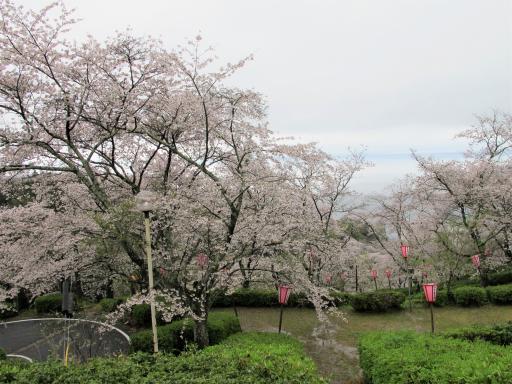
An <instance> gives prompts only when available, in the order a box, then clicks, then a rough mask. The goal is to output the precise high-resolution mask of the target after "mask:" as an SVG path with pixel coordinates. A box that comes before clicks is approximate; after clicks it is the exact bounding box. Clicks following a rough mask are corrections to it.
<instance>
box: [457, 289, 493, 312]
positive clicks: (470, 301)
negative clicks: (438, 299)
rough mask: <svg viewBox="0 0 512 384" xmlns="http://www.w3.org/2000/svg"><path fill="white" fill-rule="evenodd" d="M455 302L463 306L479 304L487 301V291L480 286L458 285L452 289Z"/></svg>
mask: <svg viewBox="0 0 512 384" xmlns="http://www.w3.org/2000/svg"><path fill="white" fill-rule="evenodd" d="M453 295H454V297H455V303H456V304H457V305H461V306H463V307H471V306H477V307H478V306H481V305H483V304H485V303H487V292H486V291H485V289H484V288H480V287H460V288H455V289H454V290H453Z"/></svg>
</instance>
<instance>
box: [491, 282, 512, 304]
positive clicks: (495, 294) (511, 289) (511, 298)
mask: <svg viewBox="0 0 512 384" xmlns="http://www.w3.org/2000/svg"><path fill="white" fill-rule="evenodd" d="M487 296H488V298H489V301H490V302H491V303H494V304H512V284H507V285H497V286H495V287H487Z"/></svg>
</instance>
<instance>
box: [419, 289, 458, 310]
mask: <svg viewBox="0 0 512 384" xmlns="http://www.w3.org/2000/svg"><path fill="white" fill-rule="evenodd" d="M412 302H413V304H422V305H424V306H428V303H427V301H426V300H425V294H424V293H423V291H422V292H418V293H415V294H414V295H413V296H412ZM448 304H450V300H449V299H448V292H447V291H446V290H438V291H437V296H436V302H435V303H434V306H435V307H444V306H445V305H448Z"/></svg>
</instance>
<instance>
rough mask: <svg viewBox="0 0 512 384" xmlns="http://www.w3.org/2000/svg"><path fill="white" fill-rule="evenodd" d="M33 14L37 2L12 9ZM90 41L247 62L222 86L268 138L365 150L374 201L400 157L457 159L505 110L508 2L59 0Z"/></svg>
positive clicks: (510, 107)
mask: <svg viewBox="0 0 512 384" xmlns="http://www.w3.org/2000/svg"><path fill="white" fill-rule="evenodd" d="M16 2H17V3H18V4H22V5H24V6H25V7H27V8H40V7H41V6H42V5H44V4H45V3H46V2H44V1H42V0H18V1H16ZM64 2H65V3H66V4H67V5H68V7H69V8H76V16H77V17H79V18H81V19H82V21H81V22H80V23H79V24H78V25H77V26H76V27H75V28H74V30H73V32H72V35H73V36H74V37H76V38H77V39H80V38H82V37H83V36H85V35H86V34H91V35H93V36H95V37H96V38H98V39H103V38H104V37H106V36H108V35H111V34H113V32H114V31H116V30H121V31H122V30H125V29H126V28H127V27H131V28H132V30H133V32H134V33H135V34H140V35H152V36H155V37H160V38H161V39H162V40H163V41H164V43H165V45H166V46H168V47H169V48H172V47H175V46H176V45H178V44H182V43H184V42H185V41H186V40H187V39H189V38H192V37H194V36H196V35H197V34H201V35H202V36H203V39H204V41H205V43H206V44H208V45H211V46H213V47H214V48H215V50H216V53H217V55H218V56H219V59H220V60H222V61H230V62H235V61H238V60H239V59H240V58H242V57H244V56H246V55H248V54H251V53H252V54H254V58H255V60H254V61H252V62H251V63H250V64H249V65H248V66H247V67H245V68H244V69H243V71H242V72H241V73H239V74H237V75H236V77H235V78H234V79H233V81H235V82H236V85H237V86H239V87H247V88H253V89H255V90H257V91H259V92H261V93H263V94H264V95H265V96H266V99H267V102H268V113H269V115H268V119H269V122H270V126H271V128H272V129H273V130H274V131H275V132H277V133H279V134H282V135H286V136H290V135H291V136H295V137H296V138H297V139H299V140H302V141H316V142H318V143H319V144H320V146H321V147H322V148H324V149H325V150H326V151H328V152H330V153H332V154H334V155H342V154H343V153H346V150H347V147H352V148H358V147H360V146H365V147H366V149H367V158H368V159H369V160H370V161H372V162H373V163H374V164H375V166H374V167H373V168H371V169H368V170H366V171H364V172H362V173H361V174H360V175H359V177H358V178H357V179H356V180H355V184H354V187H355V188H356V189H357V190H359V191H362V192H372V191H379V190H381V189H382V188H383V187H384V186H385V185H387V184H390V183H392V182H393V181H394V180H396V179H397V178H400V177H403V176H404V175H405V174H406V173H408V172H414V171H415V165H414V162H413V160H412V159H411V158H410V149H411V148H412V149H415V150H417V151H419V152H420V153H423V154H431V155H433V156H436V157H438V158H443V159H449V158H461V156H462V155H461V154H462V151H463V149H464V146H465V144H464V142H462V141H461V140H454V139H453V137H454V135H455V134H456V133H457V132H458V131H460V130H461V129H464V128H467V127H468V126H470V125H471V124H473V123H474V121H475V119H474V115H475V114H480V115H481V114H488V113H490V112H491V111H492V109H493V108H494V109H500V110H502V111H508V112H512V1H510V0H478V1H477V0H449V1H447V0H350V1H348V0H315V1H313V0H311V1H301V0H273V1H272V0H255V1H247V0H181V1H176V0H145V1H141V0H101V1H100V0H64Z"/></svg>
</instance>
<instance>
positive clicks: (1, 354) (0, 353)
mask: <svg viewBox="0 0 512 384" xmlns="http://www.w3.org/2000/svg"><path fill="white" fill-rule="evenodd" d="M6 359H7V355H6V353H5V351H4V350H3V349H2V348H0V361H2V360H6Z"/></svg>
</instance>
